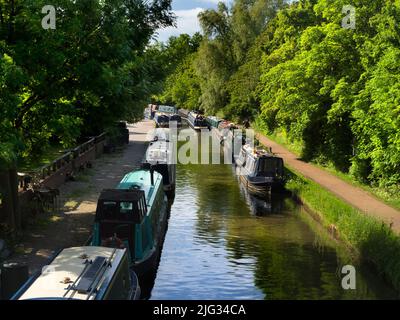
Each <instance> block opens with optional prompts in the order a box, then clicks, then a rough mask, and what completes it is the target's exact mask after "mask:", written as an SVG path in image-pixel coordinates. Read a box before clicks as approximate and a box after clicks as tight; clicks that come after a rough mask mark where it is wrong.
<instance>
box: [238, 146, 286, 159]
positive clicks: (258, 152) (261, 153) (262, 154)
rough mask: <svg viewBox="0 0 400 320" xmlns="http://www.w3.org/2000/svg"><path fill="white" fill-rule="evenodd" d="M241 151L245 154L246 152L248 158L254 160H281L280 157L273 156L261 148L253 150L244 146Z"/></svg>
mask: <svg viewBox="0 0 400 320" xmlns="http://www.w3.org/2000/svg"><path fill="white" fill-rule="evenodd" d="M243 150H244V151H245V152H247V153H248V154H249V155H250V156H252V157H253V158H256V159H260V158H278V159H281V158H280V157H277V156H276V155H274V154H273V153H271V152H269V151H267V150H265V149H262V148H253V147H251V146H249V145H244V146H243Z"/></svg>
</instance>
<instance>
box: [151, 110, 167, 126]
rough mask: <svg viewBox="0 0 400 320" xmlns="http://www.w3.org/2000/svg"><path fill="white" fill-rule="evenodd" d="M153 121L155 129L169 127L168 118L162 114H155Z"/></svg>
mask: <svg viewBox="0 0 400 320" xmlns="http://www.w3.org/2000/svg"><path fill="white" fill-rule="evenodd" d="M154 121H155V123H156V127H157V128H168V127H169V117H168V116H167V115H165V114H162V113H156V115H155V116H154Z"/></svg>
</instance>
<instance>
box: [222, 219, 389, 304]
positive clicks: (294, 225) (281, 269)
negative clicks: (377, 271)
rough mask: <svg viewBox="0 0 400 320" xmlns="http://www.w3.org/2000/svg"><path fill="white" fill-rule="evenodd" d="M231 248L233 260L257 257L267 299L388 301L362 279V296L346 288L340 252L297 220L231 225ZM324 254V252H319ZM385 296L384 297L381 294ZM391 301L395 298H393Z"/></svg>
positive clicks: (257, 277)
mask: <svg viewBox="0 0 400 320" xmlns="http://www.w3.org/2000/svg"><path fill="white" fill-rule="evenodd" d="M228 234H229V236H228V242H227V244H226V245H227V248H228V250H230V251H231V252H232V259H243V258H244V257H255V258H256V259H255V260H256V264H255V270H254V272H255V277H254V278H255V285H256V286H257V287H258V288H259V289H261V290H262V291H263V292H264V294H265V299H353V298H357V299H374V298H376V297H377V296H381V297H382V295H385V296H386V289H385V288H383V287H382V286H376V285H374V286H372V287H371V285H370V284H371V281H370V279H368V282H367V280H366V278H365V277H364V275H363V274H362V273H360V272H359V273H358V274H357V291H345V290H343V289H342V287H341V278H342V275H341V274H340V270H339V268H340V267H341V262H340V261H339V258H338V256H337V254H336V251H335V250H334V249H333V248H332V247H330V246H329V245H328V244H327V243H321V242H320V241H321V240H317V239H315V237H316V236H315V235H314V234H313V233H312V231H311V230H310V229H309V228H308V226H307V225H306V224H304V223H302V222H301V221H300V220H298V219H297V218H296V216H293V215H292V216H290V215H289V216H285V217H283V216H282V217H281V218H279V217H271V216H269V217H265V218H256V219H255V218H249V219H241V220H236V219H231V220H230V221H229V231H228ZM322 247H323V248H324V249H323V250H320V249H319V248H322ZM378 293H379V294H378ZM388 296H390V294H388Z"/></svg>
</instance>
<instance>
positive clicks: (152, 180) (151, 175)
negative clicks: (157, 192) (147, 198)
mask: <svg viewBox="0 0 400 320" xmlns="http://www.w3.org/2000/svg"><path fill="white" fill-rule="evenodd" d="M150 177H151V185H152V186H154V167H153V166H151V167H150Z"/></svg>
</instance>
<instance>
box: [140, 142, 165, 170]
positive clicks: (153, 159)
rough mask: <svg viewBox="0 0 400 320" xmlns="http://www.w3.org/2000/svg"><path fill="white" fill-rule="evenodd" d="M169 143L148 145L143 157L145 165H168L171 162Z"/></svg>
mask: <svg viewBox="0 0 400 320" xmlns="http://www.w3.org/2000/svg"><path fill="white" fill-rule="evenodd" d="M170 147H171V143H170V142H167V141H154V142H151V143H150V144H149V147H148V148H147V151H146V155H145V163H150V164H152V165H156V164H169V163H170V162H171V158H170V155H171V150H170Z"/></svg>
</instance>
